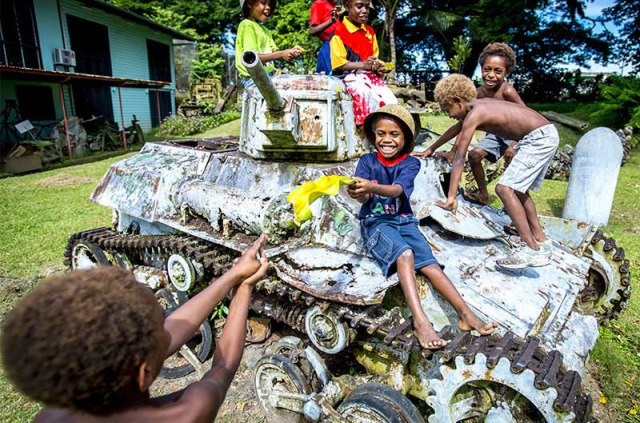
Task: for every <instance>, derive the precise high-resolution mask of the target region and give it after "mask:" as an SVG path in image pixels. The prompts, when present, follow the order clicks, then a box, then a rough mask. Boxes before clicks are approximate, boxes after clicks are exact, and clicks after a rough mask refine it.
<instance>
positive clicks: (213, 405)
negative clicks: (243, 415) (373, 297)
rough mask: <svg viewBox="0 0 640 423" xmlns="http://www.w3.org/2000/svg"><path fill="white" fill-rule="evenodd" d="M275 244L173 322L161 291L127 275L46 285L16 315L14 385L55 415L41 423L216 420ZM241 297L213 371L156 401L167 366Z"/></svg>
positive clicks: (114, 270) (11, 320) (109, 270)
mask: <svg viewBox="0 0 640 423" xmlns="http://www.w3.org/2000/svg"><path fill="white" fill-rule="evenodd" d="M265 240H266V237H265V236H262V237H260V239H258V241H256V242H255V243H254V244H253V246H252V247H251V248H249V249H248V250H247V251H246V252H245V253H244V254H243V255H242V256H241V257H240V258H239V259H238V260H237V262H236V264H235V265H234V266H233V267H232V268H231V269H230V270H229V271H228V272H227V273H225V274H224V275H223V276H221V277H220V278H219V279H217V280H216V281H214V282H213V283H212V284H211V285H209V286H208V287H207V288H205V289H204V290H203V291H202V292H200V293H199V294H198V295H196V296H195V297H193V298H192V299H191V300H189V301H188V302H187V303H185V304H184V305H183V306H181V307H180V308H178V309H176V310H175V311H174V312H173V313H171V314H170V315H169V316H168V317H166V318H165V317H164V314H163V310H162V308H161V307H160V305H159V304H158V303H157V301H156V299H155V297H154V295H153V293H152V292H151V290H150V289H148V288H147V287H146V286H144V285H141V284H139V283H138V282H137V281H136V279H135V277H134V276H133V274H131V273H130V272H129V271H127V270H124V269H122V268H119V267H115V266H108V267H98V268H94V269H90V270H76V271H73V272H71V273H67V274H65V275H62V276H57V277H54V278H51V279H50V280H49V281H45V282H43V283H41V284H40V285H39V286H38V287H37V288H35V289H34V290H33V291H32V292H31V293H30V294H28V295H27V296H26V297H25V298H23V299H22V301H20V302H19V303H18V304H17V305H16V306H15V307H14V309H13V310H12V311H11V312H10V313H9V315H8V316H7V319H6V321H5V325H4V331H3V334H2V343H1V347H2V361H3V365H4V369H5V371H6V373H7V376H8V378H9V379H10V380H11V382H13V384H14V385H15V386H16V388H18V389H19V390H20V391H21V392H22V393H24V394H25V395H27V396H29V397H30V398H32V399H33V400H35V401H38V402H40V403H42V404H43V405H44V406H45V407H46V408H44V409H43V410H42V411H41V412H40V413H39V414H38V416H37V417H36V419H35V422H36V423H44V422H47V423H81V422H83V423H84V422H91V423H100V422H104V423H107V422H118V423H133V422H154V423H162V422H167V423H180V422H211V421H213V420H214V419H215V417H216V414H217V413H218V409H219V408H220V406H221V405H222V402H223V401H224V397H225V395H226V393H227V389H228V388H229V385H230V384H231V381H232V380H233V376H234V374H235V372H236V370H237V368H238V365H239V364H240V359H241V358H242V352H243V350H244V337H245V330H246V325H247V313H248V310H249V302H250V300H251V293H252V291H253V287H254V286H255V284H256V283H257V282H258V281H259V280H260V279H262V277H263V276H264V275H265V274H266V271H267V268H268V266H269V263H268V262H267V258H266V256H265V254H264V251H263V248H262V245H263V243H264V242H265ZM257 255H258V257H260V259H257V258H256V257H257ZM232 288H235V295H234V296H233V299H232V300H231V304H230V306H229V314H228V316H227V322H226V324H225V326H224V330H223V332H222V337H221V339H220V341H219V342H218V345H217V347H216V350H215V353H214V357H213V364H212V366H211V370H209V371H208V372H207V373H205V375H204V376H203V377H202V380H200V381H199V382H195V383H192V384H191V385H189V386H188V387H187V388H185V389H183V390H180V391H177V392H174V393H172V394H169V395H165V396H162V397H157V398H151V396H150V394H149V387H150V386H151V383H152V382H153V381H154V379H155V378H156V377H157V376H158V373H159V372H160V369H161V368H162V364H163V362H164V359H165V358H166V357H168V356H169V355H171V354H173V353H174V352H175V351H176V350H178V349H180V346H181V345H183V344H184V343H185V342H187V341H188V340H189V339H190V338H191V337H192V336H193V334H194V333H195V332H196V331H197V329H198V327H199V326H200V324H201V323H202V322H203V321H204V320H205V319H206V318H208V317H209V316H210V315H211V313H212V311H213V310H214V308H215V307H216V305H217V304H218V303H219V302H220V300H222V299H223V298H224V297H225V296H226V295H227V294H228V293H229V291H230V290H231V289H232Z"/></svg>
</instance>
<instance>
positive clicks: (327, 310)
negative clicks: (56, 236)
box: [66, 57, 631, 423]
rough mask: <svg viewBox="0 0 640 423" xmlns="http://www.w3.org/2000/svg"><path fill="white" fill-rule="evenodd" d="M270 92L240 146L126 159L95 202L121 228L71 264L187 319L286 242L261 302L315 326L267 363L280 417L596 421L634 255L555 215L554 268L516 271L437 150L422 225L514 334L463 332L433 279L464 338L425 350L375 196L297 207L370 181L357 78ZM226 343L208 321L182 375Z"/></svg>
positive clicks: (489, 218) (85, 245)
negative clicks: (608, 338)
mask: <svg viewBox="0 0 640 423" xmlns="http://www.w3.org/2000/svg"><path fill="white" fill-rule="evenodd" d="M247 59H251V57H247ZM247 62H250V60H247ZM265 84H266V85H265ZM265 84H262V85H261V86H260V88H257V87H256V88H251V89H248V90H246V92H245V94H244V98H243V114H242V132H241V136H240V139H239V142H237V141H238V140H237V139H233V138H222V139H215V140H190V141H177V142H160V143H148V144H146V145H145V146H144V148H143V149H142V150H141V151H140V152H139V153H138V154H136V155H134V156H132V157H129V158H127V159H125V160H122V161H120V162H118V163H116V164H114V165H112V166H111V168H110V169H109V171H108V173H107V174H106V175H105V176H104V177H103V178H102V180H101V181H100V184H99V185H98V187H97V188H96V190H95V191H94V192H93V194H92V195H91V198H90V199H91V201H93V202H95V203H98V204H101V205H103V206H106V207H110V208H112V209H113V210H114V222H113V227H112V228H98V229H92V230H88V231H85V232H80V233H77V234H74V235H72V236H71V237H70V239H69V244H68V248H67V252H66V256H67V261H66V263H67V264H68V265H69V266H70V267H72V268H79V267H87V266H94V265H96V264H108V263H110V264H115V265H119V266H122V267H125V268H128V269H130V270H131V271H132V272H133V273H134V274H136V276H137V277H138V279H139V280H140V281H141V282H143V283H146V284H148V285H149V286H150V287H151V288H153V289H154V290H156V292H157V296H158V299H159V301H161V302H162V303H163V304H164V305H165V307H166V308H167V309H169V310H170V309H171V308H173V307H175V306H176V305H177V304H179V303H181V302H183V301H185V300H186V298H188V296H190V295H193V294H194V293H196V292H198V291H199V290H200V289H201V287H202V286H203V285H205V284H207V283H208V281H210V280H211V278H213V277H215V276H216V275H219V274H221V272H224V271H225V269H227V268H228V267H229V266H230V265H231V263H232V261H233V259H234V258H235V257H237V256H238V255H239V253H240V252H241V251H243V250H244V249H246V248H247V247H248V246H249V245H250V243H251V242H252V241H253V240H254V239H255V238H256V237H257V236H258V235H259V234H260V233H262V232H268V233H269V234H270V237H269V244H268V246H267V248H266V254H267V255H268V257H269V259H270V261H271V263H272V271H271V273H270V274H269V276H268V277H267V278H266V279H265V280H263V281H261V282H260V283H259V284H258V285H257V287H256V291H255V295H254V297H253V299H252V303H251V308H252V310H253V311H254V313H256V314H257V315H260V316H261V317H263V318H264V317H267V318H270V319H271V320H272V321H273V322H279V324H284V325H285V326H286V327H288V328H291V329H293V330H295V331H296V332H297V335H296V336H295V337H293V336H288V337H285V338H282V339H281V340H280V341H278V342H277V343H276V344H275V345H273V346H272V347H271V351H270V353H271V354H270V355H269V356H266V357H264V358H262V359H261V360H260V361H259V362H258V363H257V366H256V368H255V388H256V394H257V397H258V399H259V401H260V403H261V405H262V406H263V408H264V409H265V412H266V414H267V415H268V416H269V418H270V419H271V421H274V422H285V421H304V420H311V421H320V420H325V421H349V422H369V421H376V422H400V421H401V422H423V421H429V422H432V423H434V422H458V421H487V422H497V421H500V422H516V421H517V422H539V421H548V422H588V421H590V419H591V417H590V415H591V400H590V398H589V397H588V396H587V395H586V394H584V393H583V392H582V388H581V374H582V371H583V367H584V363H585V361H586V359H587V357H588V356H589V353H590V351H591V350H592V348H593V347H594V344H595V342H596V339H597V337H598V323H599V322H600V323H604V322H607V321H608V320H609V319H612V318H616V317H617V316H618V314H619V313H620V311H621V310H622V309H623V308H624V306H625V304H626V301H627V299H628V298H629V295H630V292H631V287H630V283H629V261H628V260H626V259H625V257H624V250H623V249H622V248H620V247H618V246H617V245H616V243H615V241H614V240H613V239H611V238H608V237H606V236H605V235H604V234H603V233H602V232H601V231H600V230H599V228H597V227H595V226H594V225H592V224H589V223H584V222H577V221H571V220H564V219H559V218H552V217H542V218H541V220H542V222H543V225H544V227H545V230H546V232H547V234H548V235H549V236H550V238H551V239H552V240H553V257H552V263H551V264H550V265H548V266H545V267H537V268H530V269H524V270H519V271H512V272H504V271H501V270H499V269H498V268H497V267H496V265H495V261H496V259H497V258H499V257H501V256H502V255H503V254H506V253H508V251H509V248H510V247H509V239H508V238H507V236H506V234H505V232H504V228H505V226H506V225H507V226H508V225H509V224H510V220H509V218H508V216H506V215H505V214H504V213H503V212H501V211H500V210H497V209H495V208H493V207H491V206H485V207H482V208H478V207H476V206H474V205H472V204H470V203H466V202H464V200H462V199H460V208H459V211H458V213H457V215H455V216H453V215H451V214H449V213H447V212H444V211H443V210H442V209H439V208H437V207H435V206H434V202H435V201H436V200H437V199H442V198H444V196H445V194H444V193H445V192H447V187H446V180H447V177H446V176H447V174H448V173H449V172H450V166H449V164H448V163H447V162H445V161H444V160H443V159H439V158H429V159H427V160H425V161H423V162H422V167H421V169H420V172H419V174H418V176H417V179H416V183H415V191H414V193H413V195H412V198H411V201H412V207H413V210H414V212H415V215H416V217H417V218H418V219H419V220H420V229H421V230H422V232H423V233H424V235H425V237H426V238H427V239H428V241H429V243H430V244H431V246H432V248H433V250H434V254H435V255H436V257H437V258H438V260H439V261H440V262H441V263H443V264H444V265H445V266H446V272H447V274H448V275H449V277H450V278H451V279H452V281H453V282H454V284H455V285H456V287H457V289H458V290H459V291H460V293H461V294H462V296H463V297H464V299H465V300H466V301H467V302H468V303H469V305H470V306H471V307H472V308H473V310H474V311H475V312H476V313H477V314H478V315H480V316H481V317H483V318H485V319H486V320H495V321H498V322H499V323H500V329H499V331H498V332H499V333H498V334H494V335H492V336H490V337H480V336H475V335H474V334H470V333H458V332H457V330H456V329H455V328H456V327H457V326H456V319H457V317H456V313H455V311H454V310H453V309H452V308H451V307H450V306H449V305H448V304H447V303H446V302H445V301H444V300H443V299H442V298H441V297H440V296H439V295H438V294H437V293H436V292H434V291H432V290H431V288H430V286H429V284H428V283H427V281H425V280H424V279H422V278H419V279H418V280H419V284H420V293H421V298H422V304H423V308H424V309H425V311H426V313H427V315H428V316H429V318H430V320H431V321H432V322H433V324H434V326H435V328H436V329H437V330H438V331H439V334H440V336H441V337H443V338H444V339H447V340H449V341H450V343H449V344H448V345H447V346H446V347H445V348H443V349H442V350H440V351H426V350H422V349H421V348H419V345H418V342H417V340H416V338H415V336H414V334H413V332H412V321H411V318H410V314H409V312H408V309H407V307H406V305H405V302H404V299H403V297H402V293H401V290H400V289H399V286H398V280H397V278H396V277H395V276H394V277H392V278H389V279H385V278H384V277H383V275H382V274H381V272H380V271H379V269H378V267H377V266H376V264H375V263H374V261H373V260H372V259H371V258H370V257H368V256H367V253H366V251H365V249H364V246H363V245H362V241H361V237H360V230H359V222H358V220H357V217H356V216H357V213H358V210H359V208H360V204H359V203H357V202H356V201H354V200H352V199H351V198H350V197H349V196H348V195H347V194H346V193H345V192H340V193H339V194H338V195H336V196H333V197H324V198H322V199H320V200H318V201H316V202H315V203H314V204H313V205H312V211H313V214H314V216H315V217H314V219H313V220H310V221H307V222H304V223H303V224H302V226H300V227H298V226H296V225H295V224H294V223H293V210H292V208H291V206H290V204H289V203H287V202H286V200H285V198H286V196H287V194H288V193H289V192H291V191H292V190H293V189H294V188H295V187H297V186H299V185H300V184H302V183H304V182H306V181H309V180H313V179H316V178H318V177H320V176H322V175H332V174H340V175H352V174H353V173H354V171H355V166H356V163H357V158H358V157H359V156H360V155H361V154H362V153H364V152H366V151H368V150H369V148H370V147H369V146H368V144H367V143H366V142H365V141H363V140H362V139H360V138H359V137H358V136H357V131H356V127H355V125H354V123H353V111H352V103H351V98H350V96H349V95H348V94H347V91H346V89H345V87H344V85H343V84H342V82H341V81H340V80H338V79H335V78H332V77H329V76H324V75H308V76H298V75H280V76H276V77H274V78H273V80H272V83H271V81H268V83H265ZM261 90H262V91H264V92H265V94H264V95H263V94H261V92H260V91H261ZM273 94H278V96H279V97H280V99H281V100H282V101H281V102H278V101H272V100H273V98H274V96H273ZM265 97H269V98H270V99H269V100H268V101H267V100H266V99H265ZM276 100H277V97H276ZM274 105H276V106H278V105H280V106H282V107H273V106H274ZM442 181H445V182H442ZM443 185H445V186H443ZM210 346H211V330H210V328H209V326H208V324H207V323H205V324H203V326H202V327H201V331H200V333H199V336H198V337H197V338H196V339H194V340H193V342H191V343H189V344H188V345H186V346H185V347H183V348H182V350H181V351H180V352H179V354H178V356H176V357H173V358H172V359H171V360H172V361H171V362H167V363H166V368H165V369H164V375H165V376H167V377H175V376H180V375H183V374H185V373H187V372H189V371H194V370H196V371H198V372H202V371H203V364H202V362H203V361H204V360H205V359H206V357H207V355H208V353H209V350H210Z"/></svg>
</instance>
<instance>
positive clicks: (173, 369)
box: [155, 289, 213, 379]
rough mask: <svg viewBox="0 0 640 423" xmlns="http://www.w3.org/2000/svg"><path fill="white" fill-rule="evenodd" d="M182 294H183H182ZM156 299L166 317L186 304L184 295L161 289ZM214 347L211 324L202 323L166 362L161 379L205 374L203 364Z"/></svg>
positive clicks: (161, 371) (157, 292)
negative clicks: (191, 336) (179, 306)
mask: <svg viewBox="0 0 640 423" xmlns="http://www.w3.org/2000/svg"><path fill="white" fill-rule="evenodd" d="M181 294H182V293H181ZM155 295H156V299H157V300H158V303H160V305H161V306H162V308H163V309H164V310H165V317H166V316H168V315H170V314H171V313H172V312H173V310H175V309H176V308H178V305H179V304H182V303H183V302H186V298H184V297H183V296H184V294H182V295H180V296H178V295H174V294H173V293H172V292H171V291H170V290H168V289H159V290H158V291H156V294H155ZM212 345H213V333H212V332H211V326H210V325H209V322H208V321H207V320H205V321H204V322H202V324H201V325H200V327H199V328H198V332H196V333H195V334H194V336H193V338H191V339H190V340H189V341H188V342H187V343H186V344H184V345H183V346H182V347H181V348H180V349H179V350H178V351H177V352H176V353H175V354H173V355H172V356H170V357H167V359H166V360H165V361H164V364H163V365H162V370H160V374H159V376H160V377H163V378H165V379H179V378H181V377H184V376H187V375H189V374H191V373H193V372H196V371H197V372H198V373H203V374H204V367H203V363H204V362H205V361H206V359H207V358H208V357H209V354H210V353H211V346H212Z"/></svg>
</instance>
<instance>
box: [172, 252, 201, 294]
mask: <svg viewBox="0 0 640 423" xmlns="http://www.w3.org/2000/svg"><path fill="white" fill-rule="evenodd" d="M167 273H168V274H169V280H170V281H171V284H172V285H173V286H174V287H175V288H176V289H177V290H178V291H180V292H187V291H189V288H191V287H192V286H193V284H194V283H195V282H196V278H197V276H196V271H195V269H194V268H193V264H192V263H191V261H190V260H189V259H188V258H185V257H184V256H182V255H181V254H171V256H169V259H168V260H167Z"/></svg>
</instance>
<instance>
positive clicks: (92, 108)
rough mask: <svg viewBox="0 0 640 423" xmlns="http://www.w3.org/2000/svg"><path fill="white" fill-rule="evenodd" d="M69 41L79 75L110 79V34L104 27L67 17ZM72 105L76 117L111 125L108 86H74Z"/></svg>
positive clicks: (111, 110)
mask: <svg viewBox="0 0 640 423" xmlns="http://www.w3.org/2000/svg"><path fill="white" fill-rule="evenodd" d="M67 24H68V27H69V40H70V41H71V48H72V49H73V50H74V51H75V52H76V69H75V71H76V72H78V73H87V74H92V75H105V76H112V72H111V53H110V49H109V30H108V29H107V27H106V26H104V25H100V24H98V23H96V22H92V21H88V20H86V19H82V18H78V17H77V16H72V15H67ZM72 87H73V101H74V104H75V114H76V115H77V116H79V117H81V118H83V119H88V118H91V117H92V116H103V117H104V119H105V120H109V121H113V102H112V99H111V89H110V88H109V87H108V86H96V85H92V84H91V83H84V82H74V83H73V84H72Z"/></svg>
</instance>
